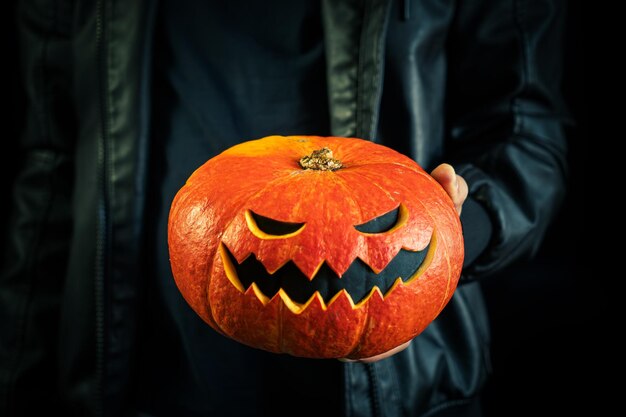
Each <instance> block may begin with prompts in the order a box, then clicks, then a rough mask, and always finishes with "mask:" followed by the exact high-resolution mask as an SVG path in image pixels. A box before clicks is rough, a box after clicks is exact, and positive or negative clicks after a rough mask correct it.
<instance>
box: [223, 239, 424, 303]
mask: <svg viewBox="0 0 626 417" xmlns="http://www.w3.org/2000/svg"><path fill="white" fill-rule="evenodd" d="M434 236H435V234H434V233H433V237H431V241H430V242H429V244H428V246H427V247H426V248H424V249H423V250H421V251H409V250H405V249H401V250H400V252H398V254H397V255H396V257H395V258H393V259H392V260H391V262H389V264H388V265H387V267H386V268H385V269H383V270H382V271H380V272H379V273H378V274H376V273H375V272H374V271H373V270H372V269H371V268H370V267H369V266H368V265H367V264H366V263H365V262H363V261H362V260H361V259H358V258H357V259H356V260H355V261H354V262H352V264H351V265H350V267H349V268H348V269H347V270H346V272H345V273H344V274H343V276H341V278H340V277H339V276H338V275H337V274H336V273H335V272H334V271H333V270H332V269H331V268H330V267H329V266H328V265H327V264H326V263H324V264H322V266H321V267H320V268H319V269H318V271H317V273H316V274H315V276H314V277H313V279H312V280H309V279H308V278H307V277H306V275H304V274H303V273H302V272H301V271H300V269H298V267H297V266H296V265H295V264H294V263H293V262H292V261H289V262H287V263H286V264H285V265H284V266H282V267H281V268H279V269H278V270H276V272H274V273H273V274H270V273H268V272H267V270H266V269H265V267H264V266H263V264H262V263H261V262H260V261H259V260H257V258H256V256H255V255H254V254H251V255H250V256H248V257H247V258H246V259H245V260H244V261H243V262H241V263H238V262H237V260H236V259H235V257H234V256H233V254H232V253H231V252H230V250H229V249H228V248H227V247H226V245H224V244H222V245H221V254H222V260H223V262H224V264H225V269H226V275H227V276H228V278H229V279H230V281H231V282H232V283H233V285H234V286H235V287H237V288H238V289H239V290H240V291H242V292H245V291H247V290H248V288H250V286H251V285H253V284H255V286H256V287H257V289H258V290H260V292H261V293H262V294H263V295H264V296H265V297H267V299H271V298H272V297H274V296H275V295H276V294H277V293H278V292H279V290H280V289H282V290H283V291H284V293H286V295H288V296H289V298H290V299H291V300H292V301H294V302H296V303H300V304H304V303H306V302H307V301H308V300H309V299H311V297H312V296H313V295H314V294H315V293H316V292H318V293H319V294H320V296H321V297H322V299H323V300H324V302H325V304H326V305H328V304H329V303H330V302H331V300H332V299H333V297H335V296H336V295H337V294H338V293H339V292H341V291H342V290H345V291H346V292H347V293H348V294H349V295H350V297H351V298H352V300H353V302H354V303H355V304H357V303H359V302H360V301H362V300H364V299H365V298H366V297H367V296H368V295H369V294H371V293H372V289H374V288H375V287H377V288H378V289H380V291H381V293H382V294H383V295H386V294H387V292H388V291H389V290H390V289H391V288H392V287H393V285H394V283H396V281H398V280H401V281H402V282H405V283H406V282H407V281H409V280H411V279H414V278H417V277H418V276H419V275H421V272H422V271H423V270H425V269H426V268H427V267H428V264H430V260H431V259H432V254H431V252H433V250H432V249H433V248H434V247H435V246H436V244H435V242H434ZM255 292H256V291H255Z"/></svg>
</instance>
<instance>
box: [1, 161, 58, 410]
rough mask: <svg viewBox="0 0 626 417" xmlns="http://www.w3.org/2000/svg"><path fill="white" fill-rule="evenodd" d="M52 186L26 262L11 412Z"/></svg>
mask: <svg viewBox="0 0 626 417" xmlns="http://www.w3.org/2000/svg"><path fill="white" fill-rule="evenodd" d="M56 159H57V158H56V156H55V158H54V160H53V162H54V161H56ZM48 179H49V182H50V183H51V182H52V180H51V179H50V177H48ZM50 185H51V186H50V187H49V188H48V190H49V191H48V193H47V195H46V204H45V207H44V209H43V210H42V215H41V217H40V219H39V221H38V222H37V224H36V227H35V231H34V233H33V236H32V240H31V244H30V245H28V247H29V250H28V252H27V253H30V254H31V256H29V257H28V258H27V260H26V268H25V275H26V276H27V277H29V278H30V280H29V281H30V282H29V285H28V289H27V294H28V295H27V297H26V300H25V301H24V303H23V307H22V311H21V314H19V313H18V316H17V323H18V326H17V328H18V330H17V334H16V335H15V351H14V354H13V360H12V361H11V364H12V366H11V370H10V372H9V377H8V382H9V386H8V390H7V392H6V394H7V404H8V409H9V410H10V409H11V399H12V398H13V395H12V391H13V389H14V387H15V383H16V379H17V375H18V372H17V370H18V368H19V365H20V361H21V359H22V356H23V352H24V349H22V346H23V344H24V338H25V336H26V328H27V326H28V320H26V316H27V314H28V311H29V309H30V307H31V303H32V300H33V292H34V287H35V283H36V281H37V279H36V277H35V274H34V270H35V269H34V268H35V257H36V255H37V251H36V248H37V247H38V243H39V241H40V237H41V233H42V229H43V227H44V225H45V224H46V223H47V220H48V218H49V216H50V208H51V206H52V200H53V196H54V194H55V193H54V188H55V187H54V185H53V184H50Z"/></svg>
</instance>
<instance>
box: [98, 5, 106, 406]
mask: <svg viewBox="0 0 626 417" xmlns="http://www.w3.org/2000/svg"><path fill="white" fill-rule="evenodd" d="M105 53H106V50H105V45H104V0H97V3H96V54H97V65H98V68H97V71H98V72H97V76H98V78H99V80H98V82H99V87H100V91H99V106H100V116H101V132H100V133H101V135H102V137H101V138H100V140H99V141H98V187H99V190H98V191H99V192H98V194H99V195H98V197H99V198H98V205H97V229H96V232H97V235H96V262H95V264H96V265H95V282H94V297H95V310H96V311H95V314H96V316H95V319H96V329H95V332H96V334H95V336H96V364H95V374H96V375H95V376H96V379H95V392H94V397H95V398H94V399H95V407H94V414H95V416H97V417H102V416H104V356H105V352H104V350H105V334H104V333H105V329H104V327H105V317H104V313H105V309H104V298H105V274H106V255H107V250H106V246H107V239H108V236H107V235H108V233H107V232H108V220H109V219H108V193H107V187H106V183H107V178H106V175H107V161H108V152H107V146H106V145H107V137H108V123H107V117H106V114H107V112H106V109H107V106H106V104H107V100H106V92H107V88H106V85H107V84H106V76H104V75H103V73H105V71H106V67H105V64H106V56H105Z"/></svg>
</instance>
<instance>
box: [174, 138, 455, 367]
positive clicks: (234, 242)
mask: <svg viewBox="0 0 626 417" xmlns="http://www.w3.org/2000/svg"><path fill="white" fill-rule="evenodd" d="M324 147H328V148H329V149H331V150H332V152H333V154H334V157H335V158H336V159H337V160H340V161H341V162H342V163H343V167H342V168H340V169H338V170H335V171H319V170H309V169H306V170H305V169H303V168H302V167H301V166H300V165H299V160H300V158H302V157H303V156H305V155H309V154H311V153H312V152H313V151H314V150H317V149H320V148H324ZM399 206H403V210H404V215H403V216H402V215H401V217H402V220H401V221H400V220H399V221H398V224H397V225H396V226H395V227H394V228H393V229H391V230H389V231H388V232H385V233H379V234H368V233H362V232H359V231H358V230H357V229H356V228H355V225H360V224H363V223H365V222H367V221H369V220H371V219H374V218H376V217H377V216H380V215H381V214H383V213H386V212H389V211H390V210H393V209H394V208H397V207H399ZM249 211H252V212H253V213H257V214H259V215H261V216H265V217H269V218H272V219H276V220H279V221H284V222H291V223H303V224H304V227H301V228H300V230H299V231H298V232H295V233H291V234H289V235H287V236H282V237H276V236H269V235H264V234H263V232H261V231H259V230H258V229H257V228H255V227H253V226H254V225H253V224H252V225H251V223H250V219H249V215H247V213H248V214H249ZM168 243H169V251H170V262H171V266H172V272H173V275H174V279H175V281H176V284H177V286H178V288H179V290H180V291H181V293H182V295H183V297H184V298H185V300H186V301H187V302H188V303H189V305H190V306H191V307H192V309H193V310H194V311H195V312H196V313H197V314H198V315H200V317H202V319H204V321H206V322H207V323H208V324H209V325H210V326H211V327H212V328H213V329H215V330H216V331H218V332H220V333H222V334H223V335H225V336H228V337H231V338H233V339H235V340H237V341H239V342H241V343H244V344H247V345H249V346H253V347H256V348H260V349H265V350H268V351H271V352H277V353H279V352H284V353H288V354H291V355H294V356H302V357H311V358H352V359H358V358H365V357H370V356H374V355H377V354H380V353H383V352H386V351H388V350H390V349H392V348H394V347H396V346H398V345H400V344H402V343H404V342H406V341H408V340H410V339H412V338H414V337H415V336H417V335H418V334H419V333H420V332H422V331H423V330H424V329H425V328H426V326H428V324H430V323H431V322H432V321H433V320H434V319H435V318H436V317H437V315H438V314H439V313H440V312H441V310H442V309H443V308H444V306H445V305H446V304H447V302H448V301H449V300H450V298H451V297H452V294H453V292H454V289H455V288H456V285H457V283H458V279H459V276H460V273H461V267H462V264H463V238H462V230H461V224H460V221H459V218H458V215H457V213H456V211H455V209H454V206H453V204H452V201H451V200H450V198H449V197H448V195H447V194H446V192H445V191H444V190H443V189H442V187H441V186H440V185H439V184H438V183H437V182H436V181H435V180H434V179H433V178H432V177H430V176H429V175H428V174H427V173H426V172H425V171H424V170H423V169H422V168H421V167H419V166H418V165H417V163H415V162H414V161H413V160H411V159H410V158H408V157H406V156H404V155H401V154H399V153H398V152H396V151H394V150H392V149H389V148H387V147H384V146H381V145H378V144H374V143H372V142H368V141H364V140H360V139H348V138H335V137H312V136H292V137H281V136H270V137H267V138H263V139H259V140H256V141H250V142H245V143H241V144H239V145H237V146H234V147H232V148H230V149H228V150H226V151H224V152H223V153H221V154H220V155H218V156H216V157H214V158H212V159H210V160H209V161H207V162H206V163H205V164H204V165H202V166H201V167H200V168H198V169H197V170H196V171H195V172H194V173H193V174H192V175H191V176H190V178H189V179H188V180H187V183H186V184H185V185H184V186H183V187H182V188H181V189H180V191H179V192H178V194H177V195H176V197H175V198H174V201H173V203H172V207H171V210H170V215H169V226H168ZM427 247H428V253H427V255H426V258H425V259H424V261H423V263H422V264H421V266H420V267H419V269H418V270H417V271H416V273H415V274H414V275H413V276H411V277H410V278H409V279H408V280H407V281H406V282H403V281H402V280H400V279H398V280H397V281H395V283H394V284H393V286H392V287H391V288H390V289H389V290H388V291H387V292H386V293H385V294H383V293H382V292H381V291H380V290H379V289H378V288H376V287H374V288H373V289H372V291H371V292H369V294H368V295H367V296H366V297H365V298H363V299H362V300H353V299H352V297H351V296H350V294H348V292H347V291H346V290H341V291H339V292H338V293H337V294H336V295H335V296H334V298H332V299H331V300H327V301H324V300H323V298H322V297H321V296H320V295H319V293H315V294H314V295H313V296H312V297H311V298H310V299H309V300H308V301H306V302H304V303H298V302H295V301H293V300H292V299H291V298H290V297H289V295H287V294H286V292H285V291H283V290H280V291H279V292H278V293H276V294H275V295H274V296H273V297H271V298H270V297H267V296H265V295H264V294H263V293H262V291H260V290H259V288H258V287H257V286H256V284H252V285H251V286H250V287H248V288H247V289H246V288H244V287H243V286H242V285H241V284H240V283H239V284H238V280H237V276H236V275H237V267H238V265H235V262H233V261H232V257H234V258H235V259H236V263H241V262H244V260H245V259H246V258H247V257H248V256H254V257H256V259H257V260H258V261H259V262H260V263H262V265H263V267H265V269H266V270H267V271H268V272H269V273H270V274H272V273H274V272H275V271H277V270H278V269H280V268H281V267H283V266H284V265H286V264H287V263H288V262H290V261H291V262H292V263H293V264H295V265H296V266H297V267H298V269H299V270H300V271H301V272H302V273H303V274H304V275H306V278H308V279H309V280H314V279H315V274H316V272H317V271H318V269H319V268H320V266H321V265H322V264H323V263H326V265H327V266H328V267H330V269H332V271H334V273H336V274H337V276H338V277H340V276H341V275H343V274H344V272H345V271H346V270H347V269H348V268H349V267H350V265H351V264H352V263H353V262H355V261H357V260H358V259H360V260H362V261H363V262H364V263H365V264H367V265H369V267H370V268H371V269H372V270H374V271H376V272H378V271H382V270H384V269H385V267H386V266H387V265H388V264H389V262H390V261H391V260H393V259H394V257H396V255H397V254H398V252H399V251H400V250H401V249H404V250H407V251H422V250H425V248H427ZM226 251H228V252H230V254H232V255H231V258H229V256H227V255H226ZM338 279H341V278H338Z"/></svg>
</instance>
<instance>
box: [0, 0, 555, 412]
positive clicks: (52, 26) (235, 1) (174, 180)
mask: <svg viewBox="0 0 626 417" xmlns="http://www.w3.org/2000/svg"><path fill="white" fill-rule="evenodd" d="M562 8H563V5H562V4H561V2H558V1H550V0H543V1H534V2H526V1H515V2H503V1H490V0H485V1H480V2H478V1H477V2H451V3H440V2H433V1H429V0H398V1H396V0H363V1H332V0H324V1H322V2H317V1H313V0H301V1H295V2H294V1H288V0H272V1H269V2H249V1H244V0H232V1H229V2H196V1H192V0H177V1H172V0H161V1H160V2H158V3H157V2H156V1H150V0H144V1H137V2H120V1H114V0H93V1H83V2H69V1H64V0H57V1H52V0H50V1H36V2H35V1H28V0H25V1H23V2H22V3H21V4H20V6H19V10H18V19H19V21H18V24H19V28H20V36H21V53H22V63H23V76H24V83H25V90H26V93H27V99H28V110H27V114H26V121H27V123H26V126H25V129H24V134H23V136H22V139H21V149H22V151H23V155H24V157H23V163H22V165H21V168H20V170H19V172H18V175H17V178H16V181H15V185H14V193H13V196H12V207H13V211H12V216H11V219H10V221H9V224H8V226H7V230H8V233H7V239H6V242H7V243H6V250H5V253H4V261H3V266H2V275H1V276H0V306H1V307H0V326H2V327H1V329H2V332H1V334H2V338H1V340H0V414H2V415H4V416H14V415H30V414H34V413H37V412H41V411H42V410H45V411H46V412H48V413H52V412H53V411H55V412H59V413H61V414H62V415H76V416H88V415H89V416H91V415H93V416H122V415H136V416H170V415H171V416H201V415H220V416H225V415H236V416H246V415H251V416H262V415H272V416H279V415H287V414H289V415H291V414H294V413H299V414H304V415H312V414H319V415H327V416H332V415H346V416H353V417H356V416H409V415H410V416H429V417H433V416H439V417H443V416H480V415H482V413H481V406H480V392H481V388H482V387H483V385H484V383H485V381H486V379H487V378H488V374H489V367H490V364H489V337H490V336H489V326H488V316H487V312H486V310H485V305H484V300H483V297H482V294H481V290H480V285H479V279H480V278H483V277H485V276H488V275H490V274H494V273H495V272H498V271H502V270H503V269H504V268H506V267H509V266H511V265H514V263H515V262H520V261H522V260H524V259H527V258H528V257H529V256H531V255H532V254H533V253H534V252H535V251H536V250H537V248H538V247H539V245H540V242H541V238H542V236H543V234H544V232H545V230H546V227H547V226H548V224H549V222H550V220H551V218H552V217H553V216H554V214H555V212H556V209H557V208H558V204H559V202H560V201H561V200H562V198H563V194H564V178H565V172H566V163H565V153H566V144H565V136H564V133H563V121H562V114H563V108H562V103H561V98H560V94H559V83H560V73H561V66H560V65H561V64H560V59H559V50H560V42H561V26H562V17H563V16H562ZM270 134H282V135H293V134H313V135H322V136H324V135H334V136H341V137H361V138H364V139H369V140H374V141H376V142H378V143H381V144H384V145H387V146H390V147H392V148H394V149H396V150H398V151H400V152H402V153H404V154H406V155H409V156H411V157H412V158H414V159H415V160H416V161H417V162H418V163H420V164H421V165H422V166H423V167H425V168H428V169H430V170H432V169H433V168H434V167H436V169H434V170H433V171H432V174H433V176H434V177H435V178H436V179H437V180H438V181H439V182H440V183H441V184H442V186H443V187H444V188H445V189H446V191H447V192H448V193H449V194H450V196H451V198H452V199H453V201H454V202H455V204H456V206H457V210H458V211H459V212H460V214H461V221H462V224H463V229H464V236H465V242H466V243H465V246H466V259H465V264H464V270H463V273H462V277H461V283H460V286H459V288H458V289H457V290H456V293H455V295H454V297H453V298H452V300H451V301H450V303H449V304H448V305H447V307H446V308H445V309H444V311H443V312H442V313H441V315H440V316H439V317H438V318H437V319H436V320H435V321H434V322H433V323H432V324H431V325H430V326H429V327H428V328H427V329H426V330H425V331H424V332H423V333H422V334H421V335H419V336H418V337H416V338H415V339H414V340H413V341H412V342H411V343H409V344H407V345H404V346H401V347H399V348H398V349H395V350H394V351H392V352H388V353H386V354H383V356H382V357H377V358H370V359H369V360H363V361H356V362H345V361H337V360H313V359H302V358H294V357H291V356H288V355H276V354H270V353H268V352H264V351H260V350H255V349H251V348H248V347H246V346H243V345H240V344H238V343H236V342H234V341H231V340H229V339H227V338H225V337H223V336H221V335H218V334H217V333H216V332H213V331H212V330H210V329H209V328H208V326H206V324H205V323H203V322H202V320H201V319H200V318H199V317H198V316H197V315H196V314H195V313H194V312H193V311H192V310H191V309H190V308H189V307H188V306H187V305H186V303H185V302H184V300H183V299H182V296H181V295H180V293H179V292H178V291H177V289H176V287H175V284H174V281H173V279H172V277H171V272H170V269H169V261H168V253H167V238H166V233H167V232H166V230H167V227H166V224H167V215H168V210H169V204H170V203H171V200H172V198H173V196H174V194H175V192H176V191H177V190H178V188H180V187H181V186H182V184H183V183H184V181H185V179H186V178H187V177H188V176H189V174H190V173H191V172H192V171H193V170H194V169H195V168H197V167H198V166H199V165H200V164H201V163H203V162H204V161H206V160H207V159H209V158H210V157H212V156H214V155H216V154H217V153H219V152H220V151H222V150H224V149H226V148H228V147H229V146H231V145H234V144H236V143H238V142H241V141H244V140H249V139H255V138H260V137H263V136H266V135H270Z"/></svg>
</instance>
